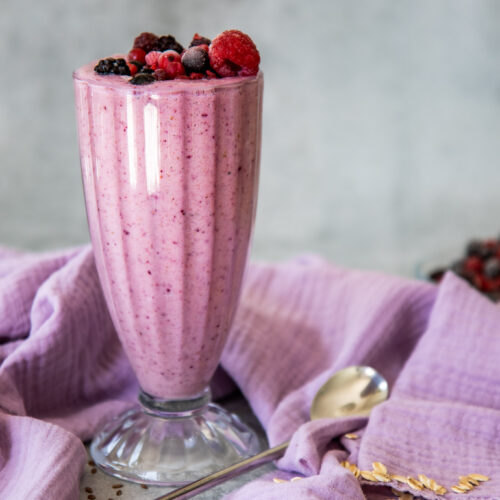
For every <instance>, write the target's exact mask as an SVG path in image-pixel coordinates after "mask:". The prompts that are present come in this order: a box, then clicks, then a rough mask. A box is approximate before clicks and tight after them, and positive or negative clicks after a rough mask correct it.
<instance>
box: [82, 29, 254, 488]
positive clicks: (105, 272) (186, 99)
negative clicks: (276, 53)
mask: <svg viewBox="0 0 500 500" xmlns="http://www.w3.org/2000/svg"><path fill="white" fill-rule="evenodd" d="M73 80H74V85H75V96H76V110H77V121H78V133H79V143H80V157H81V168H82V176H83V185H84V192H85V202H86V208H87V218H88V223H89V229H90V235H91V239H92V245H93V249H94V255H95V262H96V266H97V270H98V273H99V279H100V282H101V286H102V290H103V293H104V297H105V299H106V303H107V306H108V309H109V312H110V314H111V317H112V319H113V323H114V325H115V327H116V330H117V333H118V335H119V338H120V340H121V343H122V344H123V347H124V349H125V352H126V354H127V356H128V358H129V360H130V363H131V365H132V368H133V370H134V372H135V374H136V376H137V379H138V381H139V385H140V388H141V391H140V394H139V401H140V406H138V407H137V408H134V409H132V410H130V411H128V412H126V413H125V414H122V415H119V416H118V417H116V418H115V419H112V420H111V421H110V422H108V423H107V424H106V425H105V427H104V428H103V429H102V430H101V432H100V433H99V434H98V435H97V436H96V437H95V439H94V441H93V443H92V445H91V455H92V458H93V460H94V461H95V462H96V463H97V465H99V466H100V467H101V468H102V469H103V470H104V471H106V472H109V473H110V474H113V475H115V476H117V477H121V478H123V479H127V480H131V481H137V482H142V483H149V484H158V485H160V484H161V485H179V484H183V483H186V482H189V481H192V480H194V479H197V478H199V477H201V476H203V475H205V474H208V473H210V472H213V471H214V470H216V469H220V468H221V467H224V466H227V465H229V464H230V463H233V462H236V461H237V460H239V459H240V458H242V457H246V456H249V455H251V454H254V453H255V452H256V451H257V448H258V442H257V438H256V436H255V434H254V433H253V431H251V430H250V429H249V428H248V427H247V426H246V425H244V424H243V423H242V422H241V421H240V420H239V419H238V418H237V417H236V416H234V415H232V414H229V413H228V412H226V411H225V410H223V409H222V408H221V407H219V406H217V405H215V404H213V403H211V402H210V391H209V388H208V385H209V382H210V379H211V377H212V376H213V374H214V371H215V369H216V367H217V364H218V362H219V359H220V356H221V353H222V349H223V347H224V344H225V341H226V338H227V335H228V333H229V329H230V327H231V322H232V320H233V317H234V313H235V310H236V307H237V305H238V299H239V294H240V289H241V284H242V279H243V274H244V270H245V267H246V262H247V257H248V251H249V245H250V238H251V233H252V227H253V222H254V218H255V210H256V200H257V186H258V177H259V159H260V142H261V115H262V90H263V77H262V74H261V73H260V72H259V54H258V51H257V49H256V48H255V45H254V44H253V42H252V41H251V39H250V38H249V37H248V36H247V35H245V34H243V33H241V32H239V31H237V30H229V31H225V32H223V33H221V34H220V35H218V36H217V37H215V38H214V40H213V41H211V40H209V39H207V38H204V37H201V36H199V35H198V34H196V35H195V36H194V38H193V40H192V42H191V45H190V47H189V48H187V49H184V48H183V47H182V46H181V45H180V44H179V43H178V42H177V41H176V40H175V38H174V37H172V36H170V35H168V36H162V37H157V36H156V35H154V34H152V33H142V34H141V35H139V36H138V37H137V38H136V40H135V42H134V47H133V49H132V50H131V51H130V52H129V54H128V56H124V57H120V56H115V57H112V58H107V59H103V60H100V61H98V62H93V63H91V64H88V65H86V66H83V67H82V68H80V69H78V70H76V71H75V72H74V75H73Z"/></svg>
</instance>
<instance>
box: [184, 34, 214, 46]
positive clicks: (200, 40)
mask: <svg viewBox="0 0 500 500" xmlns="http://www.w3.org/2000/svg"><path fill="white" fill-rule="evenodd" d="M210 43H211V40H210V38H206V37H204V36H201V35H198V33H195V34H194V36H193V39H192V40H191V43H190V44H189V47H198V46H199V45H206V46H207V47H208V46H209V45H210Z"/></svg>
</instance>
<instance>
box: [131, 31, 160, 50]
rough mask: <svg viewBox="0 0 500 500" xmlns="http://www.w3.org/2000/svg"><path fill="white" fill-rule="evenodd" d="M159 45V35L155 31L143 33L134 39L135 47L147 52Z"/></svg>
mask: <svg viewBox="0 0 500 500" xmlns="http://www.w3.org/2000/svg"><path fill="white" fill-rule="evenodd" d="M157 46H158V37H157V36H156V35H155V34H154V33H147V32H144V33H141V34H140V35H139V36H138V37H136V39H135V40H134V46H133V48H134V49H142V50H143V51H144V52H146V54H147V53H148V52H151V51H152V50H155V49H156V48H157Z"/></svg>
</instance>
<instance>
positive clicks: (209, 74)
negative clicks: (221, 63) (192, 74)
mask: <svg viewBox="0 0 500 500" xmlns="http://www.w3.org/2000/svg"><path fill="white" fill-rule="evenodd" d="M205 74H206V75H207V78H208V79H209V80H212V79H214V78H219V77H218V76H217V74H216V73H214V72H213V71H210V70H209V69H207V71H206V73H205Z"/></svg>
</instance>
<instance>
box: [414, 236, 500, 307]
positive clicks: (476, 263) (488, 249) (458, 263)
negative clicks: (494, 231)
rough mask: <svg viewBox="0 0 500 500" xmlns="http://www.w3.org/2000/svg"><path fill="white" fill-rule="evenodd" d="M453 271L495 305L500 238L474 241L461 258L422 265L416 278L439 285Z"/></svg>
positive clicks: (499, 283) (498, 293)
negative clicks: (447, 273)
mask: <svg viewBox="0 0 500 500" xmlns="http://www.w3.org/2000/svg"><path fill="white" fill-rule="evenodd" d="M448 271H451V272H454V273H455V274H456V275H457V276H460V277H461V278H462V279H464V280H465V281H467V282H468V283H470V285H471V286H472V287H474V288H475V289H476V290H479V291H480V292H481V293H483V294H485V295H486V296H488V297H489V298H490V299H491V300H493V301H494V302H498V301H499V300H500V238H498V239H492V238H490V239H473V240H469V241H468V242H467V244H466V245H465V248H464V249H463V251H462V254H461V255H458V256H457V255H455V256H454V257H450V254H448V256H444V255H443V256H441V257H436V258H434V259H432V260H429V261H427V262H424V263H422V264H421V265H419V266H418V268H417V277H418V278H420V279H425V280H427V281H431V282H433V283H436V284H438V283H440V281H441V280H442V279H443V276H444V275H445V273H446V272H448Z"/></svg>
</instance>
